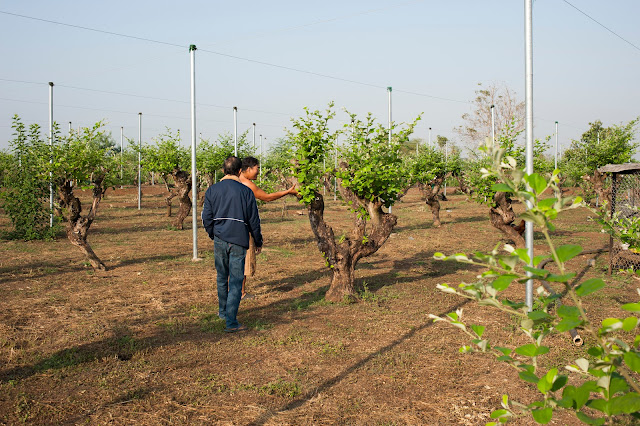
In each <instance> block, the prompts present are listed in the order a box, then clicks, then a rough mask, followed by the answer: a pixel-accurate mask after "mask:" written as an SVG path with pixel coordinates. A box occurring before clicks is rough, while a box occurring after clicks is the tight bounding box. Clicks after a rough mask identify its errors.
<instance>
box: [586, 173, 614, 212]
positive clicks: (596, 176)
mask: <svg viewBox="0 0 640 426" xmlns="http://www.w3.org/2000/svg"><path fill="white" fill-rule="evenodd" d="M606 177H607V175H606V174H605V173H600V172H599V171H598V170H595V171H594V172H593V176H589V175H585V176H583V179H584V180H586V181H588V182H590V183H591V185H593V190H594V192H595V193H596V196H597V197H598V198H597V199H598V201H599V202H600V204H602V203H603V202H604V201H606V202H607V203H609V204H611V186H609V187H608V188H607V187H605V179H606Z"/></svg>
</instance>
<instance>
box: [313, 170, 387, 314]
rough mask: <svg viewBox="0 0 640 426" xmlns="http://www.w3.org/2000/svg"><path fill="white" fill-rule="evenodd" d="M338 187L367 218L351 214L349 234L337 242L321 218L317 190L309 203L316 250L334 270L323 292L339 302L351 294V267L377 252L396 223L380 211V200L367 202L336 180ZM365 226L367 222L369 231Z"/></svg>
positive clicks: (321, 209)
mask: <svg viewBox="0 0 640 426" xmlns="http://www.w3.org/2000/svg"><path fill="white" fill-rule="evenodd" d="M338 188H339V190H340V193H341V194H342V196H343V198H344V199H345V200H349V201H352V203H353V204H352V205H353V206H354V207H355V206H360V207H364V208H365V209H366V211H367V213H368V215H369V220H365V219H364V218H362V217H359V216H358V215H357V214H354V223H353V230H352V232H351V235H349V236H345V237H344V238H341V239H340V241H339V242H338V241H336V238H335V234H334V232H333V228H332V227H331V226H330V225H329V224H327V223H326V222H325V221H324V199H323V197H322V194H320V193H319V192H317V193H316V194H315V198H314V200H313V202H311V204H310V205H309V223H310V224H311V229H312V231H313V233H314V235H315V237H316V241H317V243H318V249H319V250H320V252H321V253H322V254H323V255H324V257H325V259H326V261H327V264H328V265H329V267H330V268H331V270H332V272H333V276H332V278H331V285H330V286H329V290H328V291H327V293H326V295H325V298H326V299H327V300H329V301H331V302H340V301H342V300H344V299H345V298H350V297H353V296H354V294H355V287H354V270H355V267H356V265H357V263H358V261H359V260H360V259H362V258H363V257H367V256H370V255H372V254H373V253H375V252H376V251H378V249H379V248H380V247H381V246H382V245H383V244H384V243H385V241H387V239H388V238H389V235H391V231H392V230H393V227H394V226H395V225H396V223H397V218H396V216H394V215H392V214H389V213H385V212H383V211H382V203H381V202H379V201H378V202H369V201H365V200H361V199H359V198H357V197H356V196H355V194H353V193H352V192H351V191H349V190H347V189H345V188H344V187H342V185H340V181H338ZM367 225H369V229H368V230H367ZM367 231H368V232H367Z"/></svg>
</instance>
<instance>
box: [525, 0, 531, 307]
mask: <svg viewBox="0 0 640 426" xmlns="http://www.w3.org/2000/svg"><path fill="white" fill-rule="evenodd" d="M524 3H525V8H524V9H525V10H524V17H525V18H524V19H525V22H524V28H525V122H526V127H525V136H526V160H527V162H526V170H525V172H526V173H527V174H532V173H533V13H532V12H533V11H532V9H533V5H532V3H533V0H525V2H524ZM527 208H531V202H529V201H527ZM525 234H526V235H525V240H526V246H527V253H528V254H529V259H530V263H529V266H531V267H533V222H527V223H526V228H525ZM527 275H528V276H531V273H530V272H527ZM526 292H527V294H526V300H525V303H526V304H527V306H528V307H529V310H531V309H532V308H533V280H532V279H529V280H528V281H527V284H526Z"/></svg>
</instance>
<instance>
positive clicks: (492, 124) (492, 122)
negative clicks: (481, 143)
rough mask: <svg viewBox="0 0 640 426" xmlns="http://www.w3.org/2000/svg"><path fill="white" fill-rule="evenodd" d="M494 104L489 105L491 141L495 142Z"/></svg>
mask: <svg viewBox="0 0 640 426" xmlns="http://www.w3.org/2000/svg"><path fill="white" fill-rule="evenodd" d="M494 110H495V105H491V143H492V144H494V143H495V142H496V118H495V114H494Z"/></svg>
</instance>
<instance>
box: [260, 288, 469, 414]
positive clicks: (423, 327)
mask: <svg viewBox="0 0 640 426" xmlns="http://www.w3.org/2000/svg"><path fill="white" fill-rule="evenodd" d="M467 303H469V301H468V300H465V301H462V302H460V303H458V304H456V305H454V306H451V307H450V308H447V309H446V310H445V311H444V312H441V313H439V314H438V316H442V315H445V314H447V313H449V312H452V311H455V310H456V309H459V308H461V307H463V306H464V305H466V304H467ZM433 324H434V322H433V320H428V321H427V322H425V323H423V324H421V325H419V326H417V327H413V328H412V329H411V330H409V331H408V332H406V333H405V334H404V335H402V336H400V337H399V338H397V339H396V340H394V341H393V342H391V343H389V344H388V345H386V346H384V347H382V348H380V349H378V350H377V351H375V352H371V353H370V354H369V355H367V356H366V357H364V358H363V359H361V360H360V361H358V362H356V363H355V364H352V365H351V366H349V367H347V368H346V369H344V370H342V371H341V372H340V373H339V374H337V375H335V376H333V377H332V378H330V379H328V380H326V381H324V382H323V383H322V384H320V386H318V387H315V388H314V389H312V390H310V391H309V392H307V393H305V394H304V395H303V396H302V397H300V398H298V399H296V400H294V401H291V402H290V403H288V404H287V405H285V406H283V407H282V408H280V409H279V410H276V411H271V412H267V413H264V414H262V415H261V416H260V417H258V418H257V419H256V420H255V421H253V422H251V423H250V424H251V425H256V426H257V425H264V424H265V423H267V422H268V421H269V420H270V419H272V418H273V417H274V416H275V415H276V414H277V413H282V412H284V411H290V410H294V409H296V408H299V407H301V406H302V405H304V404H305V403H307V402H308V401H310V400H311V399H312V398H314V397H315V396H317V395H318V394H320V393H322V392H325V391H327V390H328V389H330V388H332V387H333V386H335V385H337V384H338V383H340V382H341V381H343V380H344V379H346V378H347V377H348V376H349V375H350V374H352V373H354V372H356V371H358V370H359V369H360V368H362V367H363V366H364V365H366V364H367V363H369V362H371V361H372V360H374V359H376V358H377V357H379V356H381V355H384V354H386V353H387V352H389V351H391V350H392V349H393V348H395V347H396V346H398V345H400V344H401V343H403V342H404V341H406V340H408V339H411V338H412V337H413V336H414V335H415V334H416V333H418V332H420V331H423V330H426V329H427V328H429V327H431V326H433Z"/></svg>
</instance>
